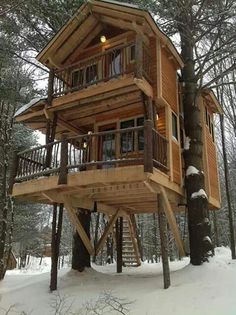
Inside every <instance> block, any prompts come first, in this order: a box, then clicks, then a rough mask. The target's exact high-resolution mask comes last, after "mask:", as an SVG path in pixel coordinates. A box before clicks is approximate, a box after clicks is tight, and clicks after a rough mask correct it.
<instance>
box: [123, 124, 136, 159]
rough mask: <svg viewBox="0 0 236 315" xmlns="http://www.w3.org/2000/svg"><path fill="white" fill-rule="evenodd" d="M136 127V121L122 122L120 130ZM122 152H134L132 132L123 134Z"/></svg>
mask: <svg viewBox="0 0 236 315" xmlns="http://www.w3.org/2000/svg"><path fill="white" fill-rule="evenodd" d="M130 127H134V119H131V120H126V121H122V122H121V123H120V128H121V129H125V128H130ZM120 141H121V152H122V153H127V152H132V151H134V133H133V132H132V131H131V132H125V133H122V134H121V139H120Z"/></svg>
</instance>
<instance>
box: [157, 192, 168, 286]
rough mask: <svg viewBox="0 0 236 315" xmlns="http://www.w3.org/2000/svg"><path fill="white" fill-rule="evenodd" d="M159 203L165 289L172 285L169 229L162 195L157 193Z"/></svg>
mask: <svg viewBox="0 0 236 315" xmlns="http://www.w3.org/2000/svg"><path fill="white" fill-rule="evenodd" d="M157 203H158V222H159V229H160V239H161V258H162V268H163V280H164V289H168V288H169V286H170V267H169V259H168V238H167V229H166V227H167V226H166V216H165V211H164V205H163V200H162V196H161V195H160V194H158V195H157Z"/></svg>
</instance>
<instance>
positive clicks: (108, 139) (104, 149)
mask: <svg viewBox="0 0 236 315" xmlns="http://www.w3.org/2000/svg"><path fill="white" fill-rule="evenodd" d="M115 129H116V124H109V125H105V126H101V127H100V128H99V132H102V131H112V130H115ZM115 158H116V139H115V133H109V134H105V135H102V136H101V137H100V141H99V160H100V161H111V160H114V159H115ZM103 167H106V168H107V167H111V164H104V166H103Z"/></svg>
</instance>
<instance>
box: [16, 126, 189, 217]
mask: <svg viewBox="0 0 236 315" xmlns="http://www.w3.org/2000/svg"><path fill="white" fill-rule="evenodd" d="M167 152H168V142H167V140H166V139H165V138H164V137H163V136H161V135H160V134H159V133H158V132H157V131H156V130H154V129H153V127H152V125H151V124H150V122H149V121H146V122H145V125H144V126H140V127H133V128H126V129H120V130H111V131H104V132H98V133H91V134H86V135H80V136H76V137H71V138H66V137H63V139H62V140H60V141H55V142H53V143H50V144H47V145H44V146H40V147H36V148H33V149H30V150H26V151H23V152H20V153H18V154H17V155H16V164H15V165H16V167H15V174H13V178H12V184H13V187H12V195H13V196H14V197H16V198H18V199H22V200H28V201H33V202H42V203H49V204H50V203H53V202H57V203H63V200H64V198H65V196H66V197H70V200H71V202H72V203H73V205H74V206H75V207H81V208H86V209H90V210H92V209H93V207H94V203H95V202H96V206H97V209H98V211H101V212H104V213H109V214H111V213H114V212H115V211H117V209H125V210H126V211H128V212H130V213H144V212H155V211H157V193H158V192H159V190H160V186H163V187H165V188H166V189H167V193H168V199H169V200H170V201H172V202H173V203H174V204H175V205H177V204H178V202H179V199H181V198H182V197H183V195H184V194H183V190H182V188H181V187H179V185H177V184H175V183H173V182H171V181H170V179H169V175H168V156H167Z"/></svg>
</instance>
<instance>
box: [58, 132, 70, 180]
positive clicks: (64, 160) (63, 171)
mask: <svg viewBox="0 0 236 315" xmlns="http://www.w3.org/2000/svg"><path fill="white" fill-rule="evenodd" d="M67 164H68V140H67V136H66V135H62V138H61V162H60V171H59V179H58V185H63V184H67V172H68V170H67Z"/></svg>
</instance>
